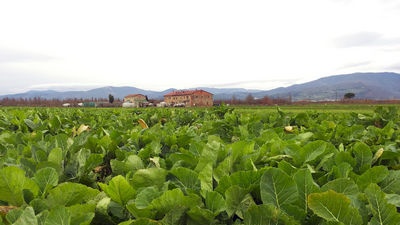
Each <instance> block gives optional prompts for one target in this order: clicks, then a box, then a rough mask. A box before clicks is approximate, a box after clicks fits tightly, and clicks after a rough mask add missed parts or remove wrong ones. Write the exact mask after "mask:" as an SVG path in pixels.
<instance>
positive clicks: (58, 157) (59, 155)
mask: <svg viewBox="0 0 400 225" xmlns="http://www.w3.org/2000/svg"><path fill="white" fill-rule="evenodd" d="M62 160H63V152H62V149H61V148H53V149H52V150H51V151H50V153H49V156H48V157H47V161H49V162H52V163H54V164H56V165H59V166H61V163H62Z"/></svg>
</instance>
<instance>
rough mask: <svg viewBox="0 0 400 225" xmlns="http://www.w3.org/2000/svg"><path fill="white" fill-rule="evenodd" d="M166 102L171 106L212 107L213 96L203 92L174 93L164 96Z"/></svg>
mask: <svg viewBox="0 0 400 225" xmlns="http://www.w3.org/2000/svg"><path fill="white" fill-rule="evenodd" d="M164 101H165V102H166V103H168V104H170V105H174V104H182V103H183V104H185V106H212V105H213V95H212V94H211V93H209V92H206V91H203V90H196V91H181V92H179V91H178V92H172V93H170V94H167V95H165V96H164Z"/></svg>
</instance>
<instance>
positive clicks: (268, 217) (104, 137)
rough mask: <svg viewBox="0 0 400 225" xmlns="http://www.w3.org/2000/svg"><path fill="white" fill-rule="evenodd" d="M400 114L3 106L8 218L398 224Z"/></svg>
mask: <svg viewBox="0 0 400 225" xmlns="http://www.w3.org/2000/svg"><path fill="white" fill-rule="evenodd" d="M399 169H400V114H399V110H398V107H395V106H390V107H389V106H388V107H381V106H380V107H376V108H374V109H373V110H371V111H370V112H365V113H359V112H351V111H347V112H334V111H323V112H321V111H316V110H303V111H298V112H291V111H287V110H285V109H281V108H279V107H277V108H274V109H273V110H263V109H262V108H258V109H245V110H243V109H240V108H232V107H227V106H220V107H214V108H191V109H189V108H179V109H178V108H145V109H94V108H0V215H1V217H0V224H16V225H25V224H26V225H50V224H52V225H53V224H65V225H67V224H72V225H79V224H120V225H161V224H162V225H183V224H190V225H197V224H198V225H206V224H215V225H222V224H237V225H239V224H245V225H264V224H265V225H268V224H274V225H277V224H299V225H300V224H326V225H328V224H329V225H331V224H343V225H351V224H354V225H361V224H370V225H376V224H384V225H391V224H393V225H398V224H400V214H399V212H398V207H400V170H399Z"/></svg>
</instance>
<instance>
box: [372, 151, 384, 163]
mask: <svg viewBox="0 0 400 225" xmlns="http://www.w3.org/2000/svg"><path fill="white" fill-rule="evenodd" d="M383 151H384V150H383V148H380V149H379V150H378V151H377V152H376V153H375V155H374V157H373V158H372V163H371V164H374V163H376V161H378V159H379V158H380V157H381V156H382V154H383Z"/></svg>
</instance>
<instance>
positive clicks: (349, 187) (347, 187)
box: [321, 178, 359, 196]
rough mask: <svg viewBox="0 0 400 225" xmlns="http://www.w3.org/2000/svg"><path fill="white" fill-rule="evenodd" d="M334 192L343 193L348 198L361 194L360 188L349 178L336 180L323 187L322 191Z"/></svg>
mask: <svg viewBox="0 0 400 225" xmlns="http://www.w3.org/2000/svg"><path fill="white" fill-rule="evenodd" d="M328 190H333V191H335V192H337V193H342V194H345V195H347V196H349V195H357V194H358V193H359V190H358V186H357V185H356V183H355V182H354V181H353V180H351V179H348V178H339V179H336V180H332V181H329V182H328V183H326V184H325V185H324V186H322V187H321V191H328Z"/></svg>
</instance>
